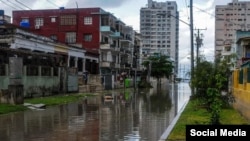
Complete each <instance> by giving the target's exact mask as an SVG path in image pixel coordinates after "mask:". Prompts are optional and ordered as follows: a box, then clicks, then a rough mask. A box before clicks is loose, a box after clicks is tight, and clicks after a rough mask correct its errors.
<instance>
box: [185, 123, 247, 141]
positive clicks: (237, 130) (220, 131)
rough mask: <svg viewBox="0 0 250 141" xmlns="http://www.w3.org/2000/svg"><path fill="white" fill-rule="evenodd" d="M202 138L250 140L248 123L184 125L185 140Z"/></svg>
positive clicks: (194, 140) (191, 140)
mask: <svg viewBox="0 0 250 141" xmlns="http://www.w3.org/2000/svg"><path fill="white" fill-rule="evenodd" d="M202 139H223V140H225V139H231V140H232V139H233V140H239V141H249V140H250V125H186V141H201V140H202Z"/></svg>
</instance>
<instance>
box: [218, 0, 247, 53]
mask: <svg viewBox="0 0 250 141" xmlns="http://www.w3.org/2000/svg"><path fill="white" fill-rule="evenodd" d="M215 15H216V18H215V50H214V51H215V52H214V54H215V57H216V58H218V57H220V56H224V55H223V54H224V52H226V51H227V50H231V51H232V52H234V51H233V48H232V47H233V44H235V43H236V41H235V39H236V31H237V30H241V31H249V30H250V2H249V1H238V0H232V2H231V3H228V4H227V5H216V7H215Z"/></svg>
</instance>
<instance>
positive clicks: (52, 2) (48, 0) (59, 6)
mask: <svg viewBox="0 0 250 141" xmlns="http://www.w3.org/2000/svg"><path fill="white" fill-rule="evenodd" d="M47 2H49V3H50V4H52V5H54V6H56V7H60V6H58V5H57V4H55V3H54V2H52V1H49V0H47Z"/></svg>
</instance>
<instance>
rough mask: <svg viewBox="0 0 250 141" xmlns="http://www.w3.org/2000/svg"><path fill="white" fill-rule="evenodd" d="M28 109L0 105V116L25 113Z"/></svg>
mask: <svg viewBox="0 0 250 141" xmlns="http://www.w3.org/2000/svg"><path fill="white" fill-rule="evenodd" d="M27 109H28V108H27V107H25V106H23V105H11V104H0V114H7V113H11V112H18V111H25V110H27Z"/></svg>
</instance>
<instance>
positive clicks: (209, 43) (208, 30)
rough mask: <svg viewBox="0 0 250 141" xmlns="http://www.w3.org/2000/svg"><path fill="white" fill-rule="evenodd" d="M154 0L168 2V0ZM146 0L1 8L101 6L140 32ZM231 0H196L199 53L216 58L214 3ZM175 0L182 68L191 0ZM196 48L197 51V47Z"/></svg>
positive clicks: (18, 2)
mask: <svg viewBox="0 0 250 141" xmlns="http://www.w3.org/2000/svg"><path fill="white" fill-rule="evenodd" d="M153 1H157V2H166V0H153ZM239 1H242V0H239ZM244 1H250V0H244ZM147 2H148V0H0V4H1V8H2V9H3V10H5V15H9V16H12V11H13V10H29V9H56V8H59V7H65V8H77V7H78V8H86V7H100V8H102V9H104V10H106V11H108V12H110V13H113V14H114V16H116V17H117V18H119V19H120V20H121V21H123V22H124V23H125V24H126V25H128V26H132V27H133V29H134V30H135V31H137V32H140V25H139V24H140V22H139V20H140V16H139V15H140V9H141V8H142V7H146V5H147ZM229 2H232V0H193V27H194V34H195V36H194V38H195V37H196V36H197V35H198V34H197V33H198V30H199V33H200V35H201V36H200V37H202V39H203V44H202V46H201V48H200V49H199V50H200V54H202V55H204V56H205V58H206V59H207V60H208V61H213V59H214V33H215V31H214V28H215V27H214V23H215V20H214V19H215V15H214V12H215V5H227V4H228V3H229ZM176 3H177V6H178V11H179V15H180V16H179V17H180V18H179V19H180V22H179V23H180V27H179V31H180V33H179V62H180V63H179V64H180V68H182V67H186V68H188V67H189V66H190V64H191V63H190V62H191V61H190V52H191V44H190V27H189V26H188V25H187V24H189V23H190V9H189V4H190V0H176ZM194 43H195V41H194ZM194 46H196V45H194ZM194 51H195V52H196V48H194Z"/></svg>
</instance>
